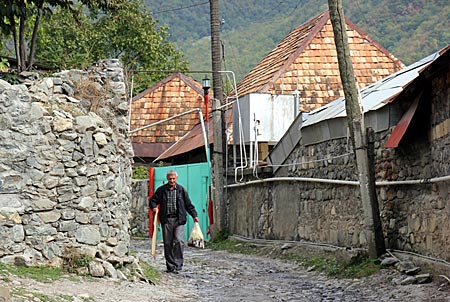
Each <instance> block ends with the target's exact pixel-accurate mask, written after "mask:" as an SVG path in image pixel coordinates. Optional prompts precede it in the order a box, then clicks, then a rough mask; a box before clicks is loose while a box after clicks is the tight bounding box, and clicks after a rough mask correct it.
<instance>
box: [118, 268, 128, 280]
mask: <svg viewBox="0 0 450 302" xmlns="http://www.w3.org/2000/svg"><path fill="white" fill-rule="evenodd" d="M117 278H118V279H119V280H124V281H128V278H127V276H125V274H124V273H122V271H120V270H117Z"/></svg>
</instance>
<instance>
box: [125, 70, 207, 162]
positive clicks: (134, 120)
mask: <svg viewBox="0 0 450 302" xmlns="http://www.w3.org/2000/svg"><path fill="white" fill-rule="evenodd" d="M194 108H201V109H202V113H203V114H204V113H205V110H204V98H203V89H202V86H201V84H200V83H198V82H196V81H195V80H194V79H192V78H190V77H188V76H185V75H183V74H181V73H174V74H172V75H171V76H169V77H167V78H166V79H164V80H162V81H161V82H159V83H157V84H156V85H154V86H152V87H150V88H149V89H147V90H145V91H143V92H142V93H140V94H138V95H136V96H135V97H133V99H132V103H131V114H130V130H131V131H132V130H134V129H138V128H141V127H144V126H147V125H149V124H152V123H155V122H158V121H161V120H164V119H166V118H169V117H172V116H174V115H178V114H181V113H183V112H186V111H188V110H190V109H194ZM198 122H199V114H198V113H197V112H193V113H190V114H187V115H183V116H181V117H178V118H176V119H172V120H170V121H168V122H165V123H161V124H158V125H156V126H153V127H149V128H145V129H142V130H139V131H137V132H133V133H131V134H130V138H131V141H132V143H133V148H134V153H135V156H139V157H153V158H154V157H158V156H159V155H160V154H161V153H162V152H163V151H164V150H166V149H167V148H168V147H169V146H170V145H172V144H173V143H175V142H176V141H178V140H179V139H180V138H181V137H183V136H184V135H185V134H186V133H187V132H188V131H190V130H191V129H192V127H193V126H194V125H196V124H197V123H198Z"/></svg>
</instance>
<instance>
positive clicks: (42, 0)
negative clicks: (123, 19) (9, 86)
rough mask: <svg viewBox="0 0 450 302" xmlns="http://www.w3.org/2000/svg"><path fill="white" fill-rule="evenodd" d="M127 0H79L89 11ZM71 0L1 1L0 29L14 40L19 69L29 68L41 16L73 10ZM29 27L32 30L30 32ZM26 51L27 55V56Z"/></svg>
mask: <svg viewBox="0 0 450 302" xmlns="http://www.w3.org/2000/svg"><path fill="white" fill-rule="evenodd" d="M122 2H127V1H126V0H80V1H79V3H80V4H82V5H85V6H86V7H88V8H89V9H91V10H94V11H95V10H104V11H108V10H111V9H116V8H118V7H120V5H121V3H122ZM73 5H74V2H73V1H72V0H3V1H1V2H0V15H1V16H2V18H0V30H1V31H2V32H3V33H4V34H5V35H8V36H11V37H12V40H13V41H14V51H15V54H16V59H17V68H18V69H19V71H22V70H27V69H30V68H31V67H32V66H33V63H34V56H35V47H36V41H37V35H38V29H39V26H40V23H41V18H42V16H44V15H48V14H52V12H53V11H54V9H55V8H61V9H64V10H69V11H73ZM29 27H31V31H29ZM27 52H28V58H27Z"/></svg>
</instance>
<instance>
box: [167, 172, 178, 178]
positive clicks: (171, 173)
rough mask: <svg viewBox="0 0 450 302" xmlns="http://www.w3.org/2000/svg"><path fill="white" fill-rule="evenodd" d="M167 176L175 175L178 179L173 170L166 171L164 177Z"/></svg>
mask: <svg viewBox="0 0 450 302" xmlns="http://www.w3.org/2000/svg"><path fill="white" fill-rule="evenodd" d="M169 175H175V176H176V177H178V173H177V171H175V170H169V171H167V174H166V176H169Z"/></svg>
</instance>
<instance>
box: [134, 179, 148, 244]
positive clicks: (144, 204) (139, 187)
mask: <svg viewBox="0 0 450 302" xmlns="http://www.w3.org/2000/svg"><path fill="white" fill-rule="evenodd" d="M131 185H132V189H131V192H132V195H133V198H132V201H131V206H130V211H131V217H132V219H131V220H130V224H131V234H132V235H134V236H144V237H146V236H148V179H146V180H133V181H132V183H131Z"/></svg>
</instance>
